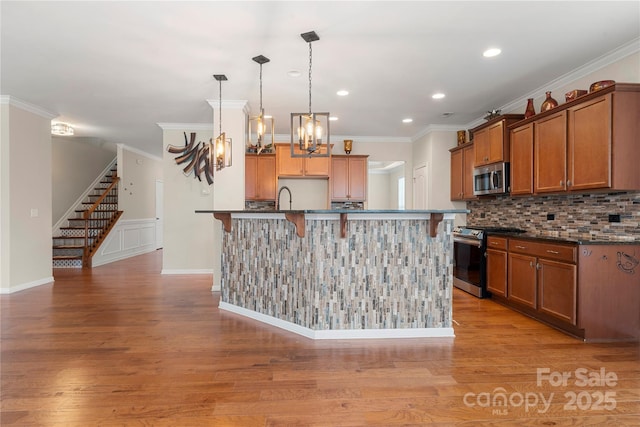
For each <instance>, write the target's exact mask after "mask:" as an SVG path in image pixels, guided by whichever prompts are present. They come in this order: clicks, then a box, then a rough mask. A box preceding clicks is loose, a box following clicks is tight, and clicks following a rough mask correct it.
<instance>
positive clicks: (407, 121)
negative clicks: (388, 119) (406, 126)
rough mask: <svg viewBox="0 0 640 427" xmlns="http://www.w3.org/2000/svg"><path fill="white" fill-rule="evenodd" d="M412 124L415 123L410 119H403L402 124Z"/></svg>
mask: <svg viewBox="0 0 640 427" xmlns="http://www.w3.org/2000/svg"><path fill="white" fill-rule="evenodd" d="M411 122H413V119H410V118H406V119H402V123H411Z"/></svg>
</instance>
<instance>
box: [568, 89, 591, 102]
mask: <svg viewBox="0 0 640 427" xmlns="http://www.w3.org/2000/svg"><path fill="white" fill-rule="evenodd" d="M587 93H588V92H587V91H586V90H583V89H574V90H572V91H571V92H567V93H565V94H564V100H565V101H566V102H569V101H573V100H574V99H576V98H579V97H581V96H582V95H586V94H587Z"/></svg>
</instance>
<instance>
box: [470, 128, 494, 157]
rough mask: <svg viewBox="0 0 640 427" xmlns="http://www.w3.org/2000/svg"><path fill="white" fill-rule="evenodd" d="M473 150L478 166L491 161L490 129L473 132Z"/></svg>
mask: <svg viewBox="0 0 640 427" xmlns="http://www.w3.org/2000/svg"><path fill="white" fill-rule="evenodd" d="M473 151H474V153H475V164H476V166H482V165H486V164H488V163H489V152H490V141H489V131H488V129H486V128H485V129H482V130H479V131H477V132H476V133H474V134H473Z"/></svg>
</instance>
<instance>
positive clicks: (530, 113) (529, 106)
mask: <svg viewBox="0 0 640 427" xmlns="http://www.w3.org/2000/svg"><path fill="white" fill-rule="evenodd" d="M535 115H536V109H535V108H534V106H533V98H529V99H527V108H526V109H525V110H524V118H525V119H528V118H529V117H531V116H535Z"/></svg>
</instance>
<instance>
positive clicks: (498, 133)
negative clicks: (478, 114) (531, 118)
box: [470, 114, 524, 166]
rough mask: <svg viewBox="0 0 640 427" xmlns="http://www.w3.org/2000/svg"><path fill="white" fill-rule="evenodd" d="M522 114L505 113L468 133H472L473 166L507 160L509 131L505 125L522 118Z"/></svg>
mask: <svg viewBox="0 0 640 427" xmlns="http://www.w3.org/2000/svg"><path fill="white" fill-rule="evenodd" d="M523 118H524V115H522V114H505V115H501V116H498V117H496V118H494V119H491V120H489V121H488V122H487V123H484V124H482V125H481V126H478V127H476V128H474V129H471V131H470V133H471V134H472V135H473V146H474V151H475V166H483V165H489V164H492V163H500V162H506V161H508V160H509V131H508V129H507V126H509V125H510V124H512V123H515V122H517V121H519V120H522V119H523Z"/></svg>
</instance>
